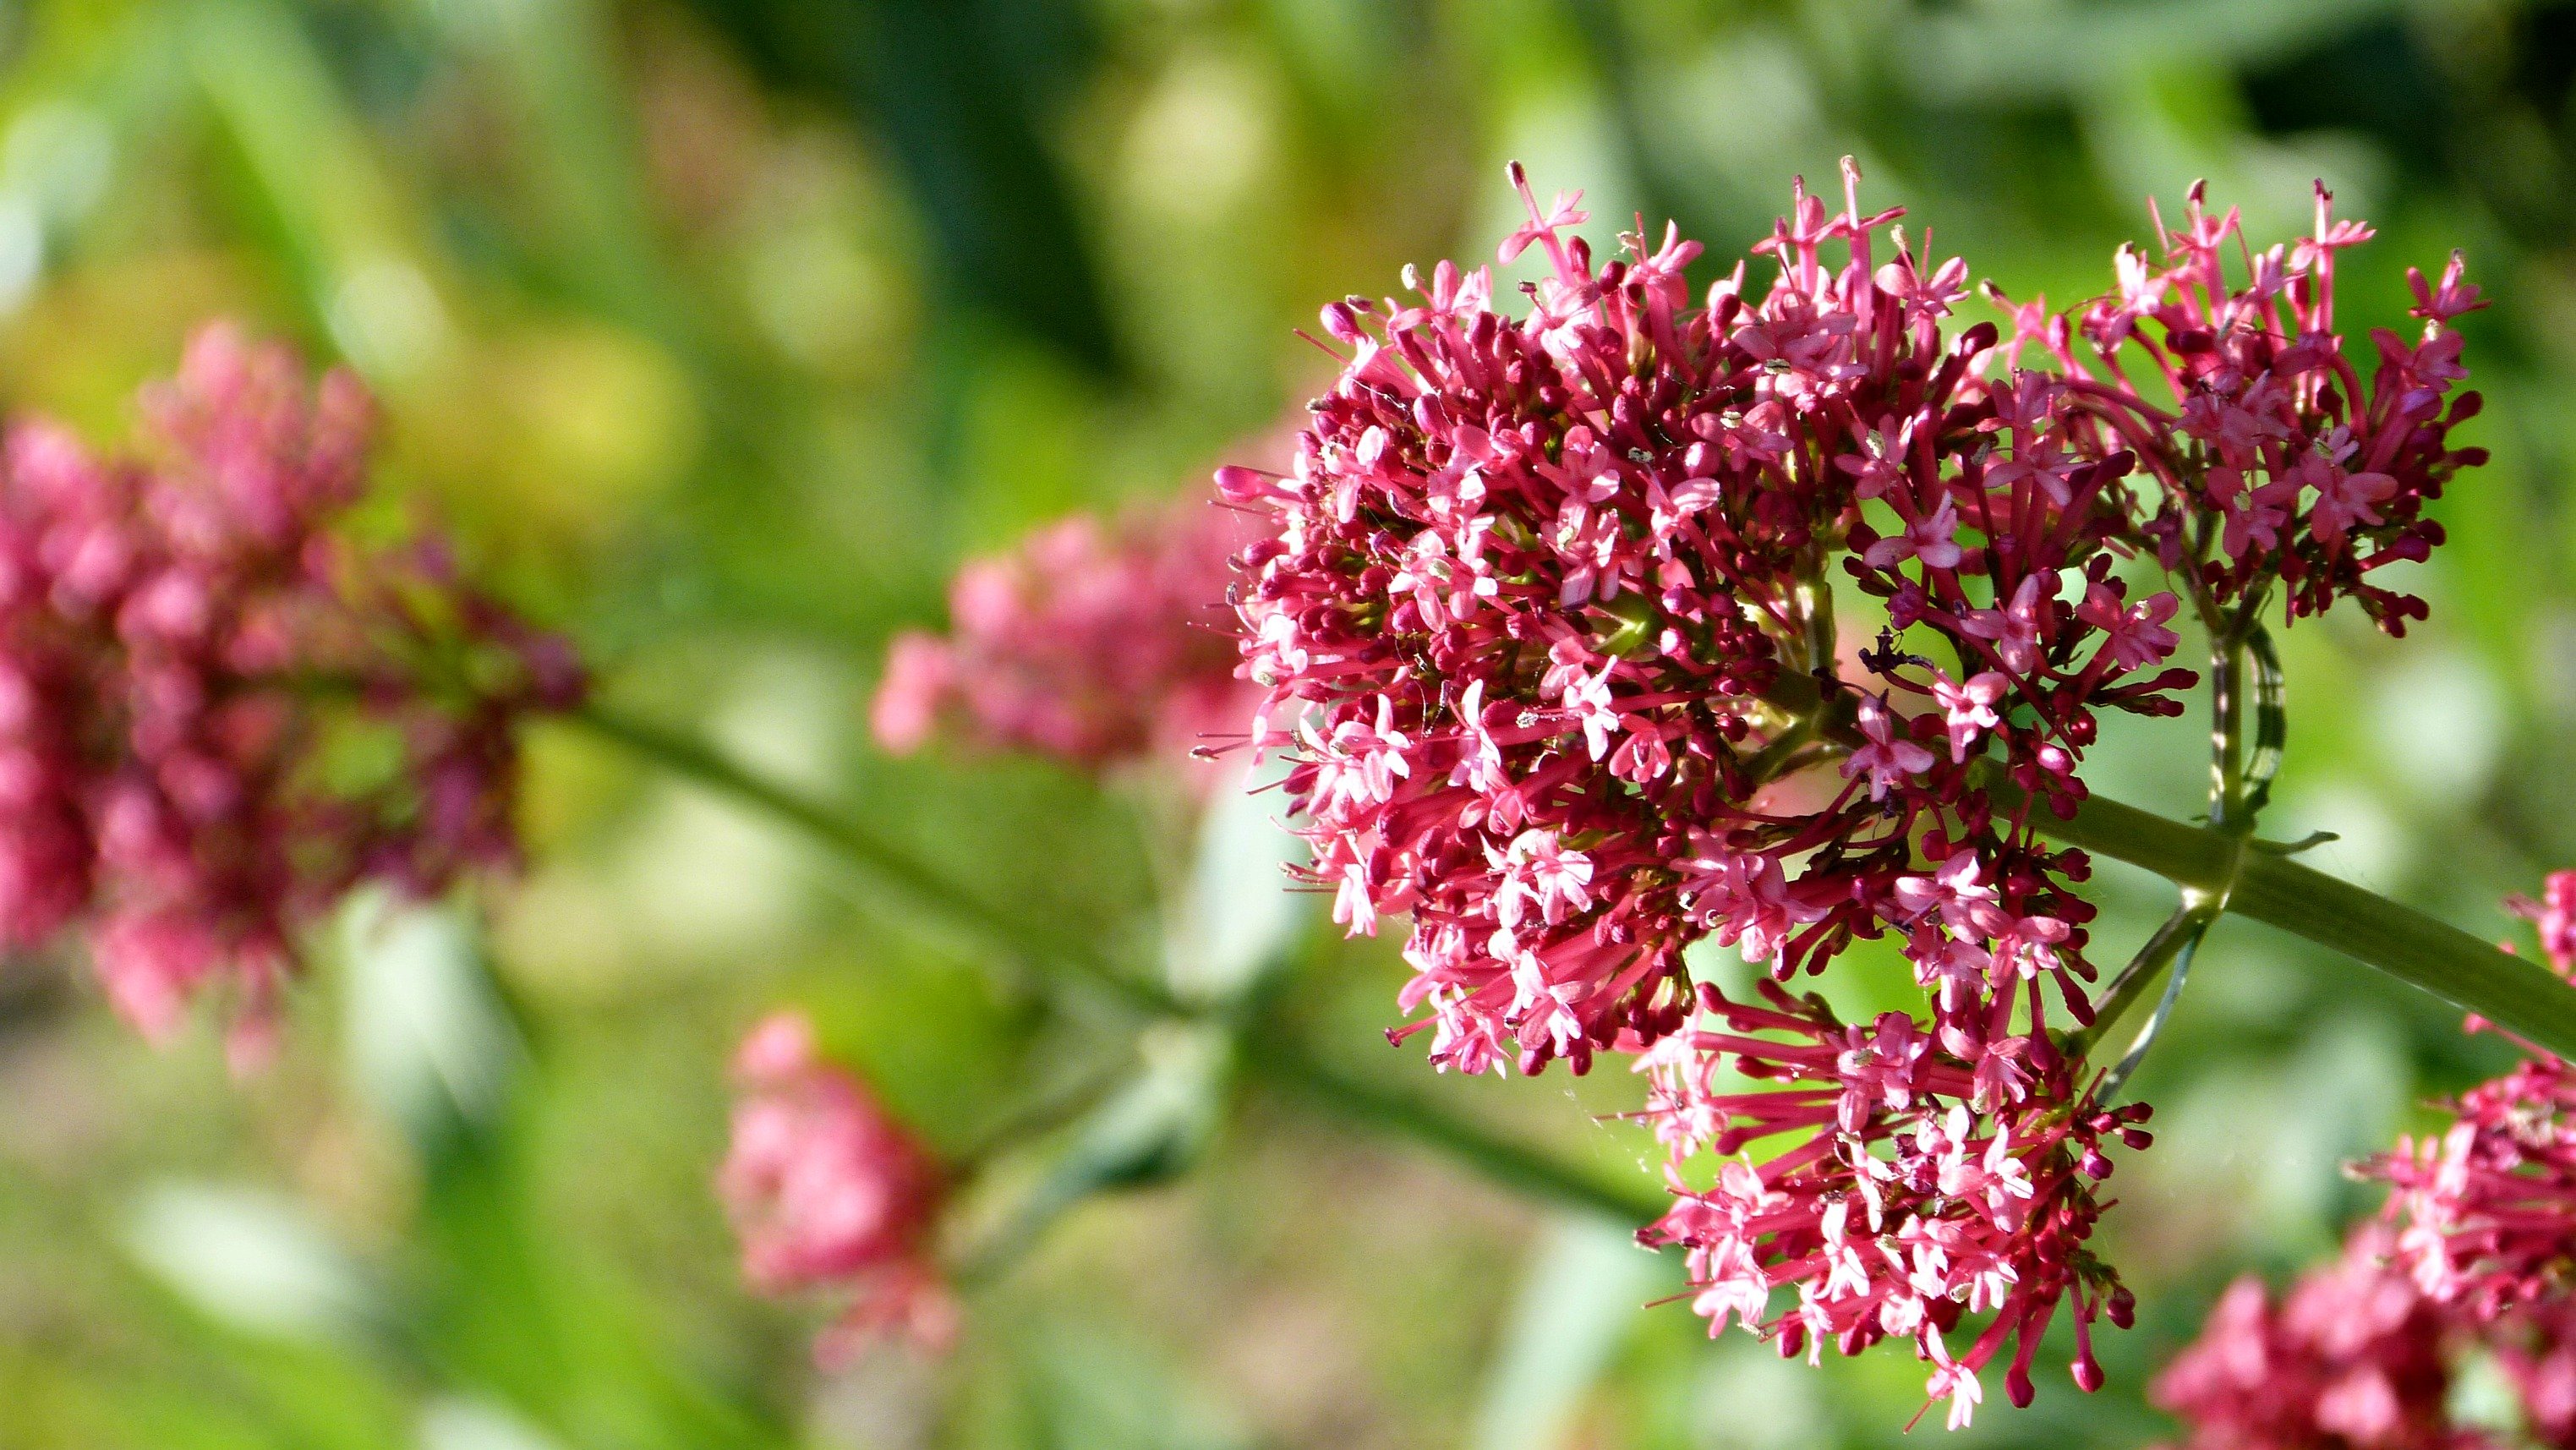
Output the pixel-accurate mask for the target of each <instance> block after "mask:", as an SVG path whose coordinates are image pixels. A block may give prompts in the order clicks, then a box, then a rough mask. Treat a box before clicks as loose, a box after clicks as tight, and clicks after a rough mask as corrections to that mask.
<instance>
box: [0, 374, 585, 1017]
mask: <svg viewBox="0 0 2576 1450" xmlns="http://www.w3.org/2000/svg"><path fill="white" fill-rule="evenodd" d="M143 412H144V417H145V425H146V426H145V429H144V435H143V440H142V451H141V455H140V456H139V457H138V458H135V459H132V460H120V461H115V462H101V461H98V460H95V459H93V458H91V457H90V456H89V455H88V454H87V453H86V452H84V451H83V450H82V449H81V447H80V445H79V444H77V443H76V442H74V441H73V440H72V439H71V438H70V436H69V435H68V434H66V433H64V432H62V431H61V430H59V429H56V428H54V427H52V426H50V425H47V424H44V423H22V424H18V425H16V426H15V427H13V428H12V429H11V430H10V433H9V435H8V440H7V445H6V449H5V456H0V799H5V800H7V801H8V802H9V803H10V805H11V809H10V810H9V811H8V812H7V813H6V814H5V816H0V936H5V937H6V938H7V939H8V940H10V941H11V942H13V943H16V944H20V945H26V944H32V943H34V942H37V941H40V940H42V939H44V938H46V937H48V936H50V935H52V934H53V933H55V932H57V931H59V930H61V929H63V928H64V927H66V926H69V925H72V924H74V923H76V922H77V923H85V924H86V926H87V928H88V929H87V932H86V935H87V939H88V943H89V947H90V954H91V957H92V959H93V960H94V961H95V963H96V965H97V968H98V971H99V974H100V977H101V979H102V980H103V981H104V982H105V984H106V987H107V992H108V996H109V999H110V1001H111V1002H113V1003H114V1004H115V1006H116V1008H117V1010H118V1011H119V1012H120V1013H121V1014H122V1015H123V1016H124V1017H125V1018H126V1019H127V1020H128V1021H130V1022H132V1023H133V1024H134V1025H135V1026H136V1027H137V1028H139V1029H140V1030H142V1031H143V1032H144V1033H145V1034H146V1035H147V1036H150V1037H153V1038H162V1037H166V1036H167V1035H168V1034H169V1033H170V1032H172V1031H173V1030H175V1028H176V1027H177V1026H178V1025H179V1023H180V1021H181V1020H182V1017H183V1016H184V1013H185V1009H186V1007H187V1005H188V1003H189V1002H190V1000H191V999H192V998H193V997H195V996H196V995H198V994H199V993H200V992H202V991H203V990H205V989H206V988H208V987H210V986H213V985H216V984H218V983H220V984H222V985H224V986H225V987H226V988H227V989H228V990H229V992H230V993H231V994H232V996H233V997H234V999H235V1006H236V1012H235V1023H236V1032H235V1037H234V1046H235V1047H236V1049H237V1050H238V1051H241V1052H253V1053H255V1052H256V1050H257V1049H258V1047H259V1045H260V1043H261V1042H262V1041H264V1040H265V1036H266V1032H267V1028H268V1021H269V1009H270V1005H271V1002H272V1000H273V998H274V995H275V993H276V991H277V988H278V986H279V984H280V983H281V982H282V981H283V980H284V979H285V978H286V977H287V976H288V975H289V974H290V973H291V971H292V970H293V969H294V966H295V963H296V960H297V941H298V938H299V937H300V935H301V934H302V933H303V931H304V930H305V929H306V928H307V927H308V926H309V925H310V924H311V923H312V922H314V921H315V920H316V919H317V918H319V917H320V916H321V915H322V914H323V913H325V912H327V911H328V910H330V909H331V908H332V907H333V906H334V905H336V904H337V903H338V901H339V900H340V899H341V898H342V897H343V896H344V895H345V894H346V893H347V892H348V891H349V890H350V889H351V888H352V887H354V886H356V885H357V884H358V883H360V882H362V881H367V880H381V881H387V882H390V883H392V884H395V885H397V886H399V887H402V888H405V889H407V890H410V891H414V892H431V891H436V890H438V889H441V888H443V887H444V886H445V885H446V884H447V883H448V882H449V881H451V880H453V879H454V878H455V877H456V876H457V874H458V873H460V872H462V871H465V870H468V869H471V868H474V867H477V866H484V865H492V864H508V863H510V862H513V861H515V859H516V855H517V833H516V829H515V825H514V821H513V814H514V810H515V807H514V801H515V797H516V788H517V775H518V755H517V750H516V746H515V744H514V740H513V726H514V723H515V722H516V720H517V719H518V718H519V717H521V716H522V715H524V714H526V713H528V712H530V711H533V710H540V709H548V708H562V707H565V706H569V705H570V704H572V703H574V702H575V701H576V700H577V699H578V698H579V696H580V695H581V693H582V690H583V688H584V685H583V676H582V672H581V669H580V666H579V664H578V662H577V661H576V660H575V659H574V657H573V655H572V653H571V651H570V649H569V648H568V647H567V646H565V645H564V644H563V643H562V642H561V641H559V640H556V639H553V638H551V637H549V636H546V635H543V634H541V633H539V632H537V631H535V630H533V629H531V628H529V627H528V626H527V625H526V624H524V623H523V622H521V621H519V620H518V619H516V618H515V617H514V616H512V615H510V614H509V613H508V612H507V611H506V610H503V609H502V608H500V607H499V606H497V605H495V604H494V603H492V602H491V601H489V600H486V599H483V598H482V597H480V596H478V595H476V594H474V593H473V592H472V591H471V590H469V589H466V588H465V587H463V586H461V585H460V584H459V583H457V581H456V580H455V579H454V577H453V570H452V567H451V566H450V565H449V564H448V562H447V559H446V556H445V553H444V551H443V549H442V548H441V547H440V546H439V545H437V543H436V542H435V541H434V540H422V541H418V542H416V543H415V544H413V545H412V546H411V547H409V548H408V549H407V550H405V551H402V552H398V553H393V552H372V551H362V550H360V549H359V548H357V547H356V546H354V545H352V544H350V543H349V542H347V541H346V540H345V539H343V538H342V537H341V536H340V535H339V534H338V533H337V532H335V528H336V526H337V524H338V523H339V521H340V519H341V516H342V515H343V514H345V513H346V512H347V510H348V509H349V507H350V506H351V505H352V504H354V503H355V502H356V501H357V500H358V499H359V497H360V496H361V495H362V494H363V492H364V490H365V484H366V480H365V456H366V446H367V438H368V433H369V428H370V413H371V407H370V404H369V402H368V400H367V398H366V395H365V393H364V391H363V390H362V389H361V388H360V386H359V385H358V383H357V381H356V379H355V378H353V377H351V376H350V375H349V374H347V373H345V372H333V373H330V374H327V375H325V376H324V378H323V379H322V381H321V383H320V385H319V387H318V388H314V387H311V386H309V385H308V383H307V381H306V376H305V373H304V371H303V369H302V367H301V365H300V364H299V363H298V362H297V361H296V360H295V358H294V357H293V356H292V355H291V354H289V353H287V352H286V351H284V350H283V349H279V348H271V347H258V346H254V345H252V344H250V343H248V342H247V341H245V340H244V339H243V338H242V336H241V335H240V334H239V333H238V332H236V331H234V330H233V329H231V328H230V327H226V326H222V325H217V326H213V327H209V328H206V329H205V330H203V331H201V332H200V333H199V334H198V335H197V336H196V337H195V338H194V339H193V340H192V341H191V342H190V344H189V346H188V350H187V355H186V358H185V360H184V361H183V363H182V364H181V367H180V370H179V374H178V376H177V377H176V378H175V379H173V380H171V381H170V382H168V383H166V384H162V385H159V386H156V387H153V388H151V389H148V390H147V391H146V392H145V394H144V397H143ZM360 739H372V740H376V741H378V742H380V747H381V748H379V749H377V750H376V751H375V752H374V753H375V754H376V755H377V756H378V758H380V759H383V760H385V761H387V762H388V763H387V764H386V765H385V766H384V767H382V768H380V769H379V770H377V771H375V772H373V773H370V774H364V775H360V776H356V777H352V776H351V774H350V772H349V771H348V770H347V769H346V768H345V766H335V765H334V764H333V762H335V761H342V760H346V759H347V758H349V757H350V756H351V754H352V751H351V748H350V747H351V745H352V743H353V741H356V740H360Z"/></svg>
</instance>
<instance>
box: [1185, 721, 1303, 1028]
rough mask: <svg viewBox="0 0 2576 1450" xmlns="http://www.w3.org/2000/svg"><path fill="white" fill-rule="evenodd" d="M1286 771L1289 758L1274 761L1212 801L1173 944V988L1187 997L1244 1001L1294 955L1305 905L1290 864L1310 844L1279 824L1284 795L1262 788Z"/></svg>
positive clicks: (1203, 821)
mask: <svg viewBox="0 0 2576 1450" xmlns="http://www.w3.org/2000/svg"><path fill="white" fill-rule="evenodd" d="M1285 773H1286V764H1285V762H1284V761H1273V762H1272V763H1271V765H1270V767H1269V768H1267V769H1266V770H1265V771H1264V772H1263V776H1262V778H1259V779H1256V780H1251V781H1246V782H1244V784H1243V786H1241V787H1236V786H1233V785H1227V786H1220V787H1219V788H1218V790H1217V793H1216V798H1215V799H1213V800H1211V801H1210V802H1208V805H1207V808H1206V812H1205V814H1204V816H1203V817H1202V819H1201V820H1200V823H1199V841H1198V855H1197V859H1196V861H1195V862H1194V863H1193V869H1192V871H1191V876H1190V886H1189V899H1188V901H1187V902H1186V903H1185V904H1184V905H1183V907H1182V909H1181V911H1180V913H1179V920H1178V921H1177V922H1176V923H1175V930H1174V932H1173V941H1172V944H1171V948H1170V956H1171V965H1170V973H1171V981H1172V990H1173V991H1174V992H1175V993H1177V994H1179V995H1180V996H1182V997H1185V998H1188V999H1190V1000H1193V1001H1199V1002H1234V1001H1240V1000H1242V999H1243V998H1244V997H1246V996H1248V995H1250V994H1251V993H1252V992H1253V991H1254V990H1255V989H1256V988H1258V987H1259V986H1260V985H1261V983H1262V982H1263V981H1265V980H1266V979H1268V978H1269V977H1270V976H1272V975H1273V974H1275V973H1276V972H1277V971H1278V970H1279V969H1280V968H1281V967H1283V966H1285V965H1286V964H1287V962H1288V961H1289V949H1290V947H1291V946H1292V945H1293V943H1294V940H1295V938H1296V935H1297V931H1298V928H1299V926H1300V924H1301V923H1302V921H1303V920H1304V918H1305V916H1306V911H1305V910H1304V909H1303V908H1304V899H1303V898H1302V897H1300V896H1299V895H1297V894H1296V893H1294V892H1291V891H1290V890H1288V876H1287V868H1288V867H1289V866H1291V865H1294V864H1296V863H1298V862H1300V861H1302V860H1303V859H1304V858H1305V854H1306V853H1305V846H1304V843H1303V842H1301V841H1300V840H1299V839H1298V838H1297V837H1295V836H1293V835H1291V834H1289V833H1288V830H1287V829H1286V828H1285V827H1284V826H1282V825H1281V824H1280V822H1279V819H1278V817H1279V810H1280V805H1281V801H1282V799H1283V797H1281V796H1280V795H1279V794H1278V793H1277V792H1276V791H1271V790H1261V789H1258V788H1259V787H1263V786H1267V785H1269V784H1271V783H1272V782H1274V781H1275V780H1277V779H1278V778H1279V777H1280V776H1282V775H1284V774H1285ZM1256 791H1257V793H1256Z"/></svg>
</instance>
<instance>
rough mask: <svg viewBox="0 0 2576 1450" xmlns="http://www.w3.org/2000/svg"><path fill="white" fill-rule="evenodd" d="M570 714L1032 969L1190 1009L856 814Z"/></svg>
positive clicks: (659, 733)
mask: <svg viewBox="0 0 2576 1450" xmlns="http://www.w3.org/2000/svg"><path fill="white" fill-rule="evenodd" d="M565 718H566V719H567V720H568V721H569V722H570V723H572V724H574V725H576V726H579V727H580V728H582V729H584V730H587V731H589V732H590V733H591V734H593V735H596V736H598V737H599V738H600V739H602V740H606V741H609V742H611V743H613V744H616V745H619V746H622V747H624V748H625V749H627V750H630V751H632V752H634V753H635V754H636V755H639V756H641V757H643V758H644V759H647V760H650V761H652V762H653V763H654V764H656V765H658V766H661V767H662V768H663V769H665V770H668V771H670V772H671V773H672V774H674V775H678V776H681V777H683V778H685V779H687V780H691V781H694V782H696V783H697V784H699V785H702V786H705V787H707V788H708V789H710V790H713V791H716V792H717V793H719V794H722V795H729V796H732V797H733V798H734V799H736V800H738V801H741V802H743V803H745V804H747V805H752V806H756V807H758V808H760V809H761V810H764V811H767V812H768V813H770V814H771V815H774V816H777V817H778V818H780V819H781V820H784V821H786V822H788V823H789V824H791V825H794V826H795V827H797V828H798V829H800V830H802V831H804V832H805V833H806V834H808V835H810V836H812V837H814V838H815V839H816V840H818V841H820V842H822V843H823V844H824V845H826V846H829V847H831V848H832V850H833V851H834V852H835V853H836V854H838V855H839V856H840V857H841V859H842V860H844V861H846V862H847V863H848V864H849V865H851V866H852V867H854V868H856V869H857V870H858V871H859V872H860V873H861V874H863V875H865V876H866V877H868V878H869V879H870V880H872V881H873V882H875V883H876V884H877V885H878V886H880V887H883V888H885V889H887V890H889V891H890V892H892V893H893V894H894V895H895V896H897V897H899V898H901V899H902V900H903V901H905V902H906V903H907V904H909V905H911V906H912V907H914V908H916V909H917V910H919V911H921V912H923V913H924V914H926V915H927V916H929V917H931V918H933V919H935V920H938V921H941V922H943V923H946V924H949V925H951V926H956V927H962V928H964V929H965V930H967V931H969V932H971V933H973V934H974V935H976V936H979V937H981V938H983V939H984V940H985V941H986V942H987V943H989V944H991V945H994V946H998V947H1000V948H1002V949H1003V950H1005V951H1007V952H1009V953H1010V954H1011V955H1012V956H1014V957H1017V958H1019V959H1020V960H1021V961H1022V962H1023V963H1025V964H1027V965H1029V966H1031V967H1033V968H1036V967H1044V966H1047V965H1049V964H1056V965H1061V966H1064V967H1067V968H1070V969H1071V970H1073V971H1075V972H1077V973H1079V974H1081V976H1082V977H1083V978H1084V980H1086V981H1087V982H1089V983H1090V984H1091V985H1093V986H1095V987H1097V988H1099V989H1101V990H1102V991H1103V992H1105V993H1106V994H1107V995H1109V996H1111V997H1113V998H1116V999H1117V1000H1119V1001H1121V1002H1123V1003H1125V1004H1126V1005H1127V1006H1128V1007H1130V1008H1133V1009H1135V1010H1138V1011H1141V1012H1144V1013H1148V1014H1151V1015H1155V1016H1180V1015H1185V1014H1186V1012H1187V1010H1188V1009H1187V1008H1186V1007H1185V1006H1184V1005H1183V1004H1182V1003H1181V1002H1180V1001H1179V999H1177V998H1175V997H1174V996H1172V994H1171V993H1169V992H1167V991H1165V990H1164V989H1163V988H1161V987H1160V986H1157V985H1156V984H1154V983H1152V982H1148V981H1145V980H1144V979H1142V978H1139V977H1137V976H1135V975H1133V974H1131V973H1129V972H1126V971H1123V970H1121V969H1120V968H1119V966H1118V964H1117V963H1115V962H1113V961H1111V960H1110V959H1109V958H1108V957H1107V956H1106V955H1104V954H1102V953H1101V952H1100V951H1099V950H1098V949H1097V948H1095V947H1093V946H1092V945H1091V944H1090V943H1088V942H1085V941H1083V940H1081V939H1080V938H1079V937H1075V936H1071V935H1067V934H1065V933H1062V932H1058V931H1055V930H1053V929H1052V928H1050V927H1048V926H1045V925H1043V924H1041V923H1039V922H1037V921H1034V920H1031V919H1029V918H1027V917H1024V916H1020V915H1016V914H1014V913H1012V912H1010V911H1008V910H1006V909H1004V908H1002V907H1000V906H996V905H995V904H993V903H992V902H990V901H987V900H985V899H984V898H983V897H982V896H980V895H978V894H976V893H975V892H973V891H970V890H968V889H967V888H966V887H964V886H961V885H959V884H957V883H956V882H954V881H951V880H949V879H948V878H947V877H946V876H945V875H943V874H941V873H940V871H939V869H938V868H937V867H935V866H932V865H930V864H929V863H928V862H925V861H922V860H920V859H919V858H917V857H915V856H913V855H912V854H911V853H910V852H908V851H906V850H905V849H904V848H902V847H901V846H899V845H896V844H895V843H894V842H892V841H889V840H887V839H885V838H884V837H881V836H879V835H877V834H876V833H875V832H873V831H871V830H869V829H868V828H867V827H866V826H863V825H861V824H859V823H858V822H857V821H854V820H851V819H850V818H849V817H847V816H845V815H843V814H841V813H840V812H838V811H835V810H833V809H831V808H830V807H828V806H824V805H822V804H820V803H818V802H815V801H812V800H808V799H807V798H805V797H804V796H802V795H799V794H798V793H796V792H795V791H793V790H790V789H788V788H786V787H784V786H781V785H779V784H777V783H776V782H774V781H770V780H766V779H764V778H762V777H761V776H759V775H757V774H754V773H753V772H751V771H748V770H745V769H744V768H742V767H741V766H739V765H736V764H735V763H734V762H732V761H730V760H728V759H726V758H725V757H724V756H722V755H720V754H718V753H717V752H715V751H714V750H711V749H709V748H708V747H707V746H705V745H703V744H701V743H700V742H698V741H696V740H693V739H691V738H689V737H688V736H686V735H682V734H680V733H678V732H676V731H672V730H666V729H664V728H662V727H660V726H658V725H651V724H647V723H645V722H643V721H640V720H636V719H633V718H631V717H629V716H626V715H622V714H618V713H616V712H614V711H611V710H608V709H606V708H604V707H602V706H600V705H597V704H585V705H583V706H581V707H580V708H579V709H577V710H575V711H573V712H571V713H570V714H569V715H567V716H566V717H565Z"/></svg>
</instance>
